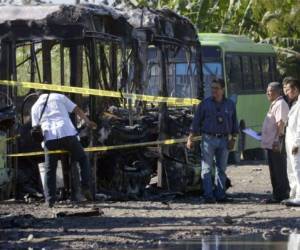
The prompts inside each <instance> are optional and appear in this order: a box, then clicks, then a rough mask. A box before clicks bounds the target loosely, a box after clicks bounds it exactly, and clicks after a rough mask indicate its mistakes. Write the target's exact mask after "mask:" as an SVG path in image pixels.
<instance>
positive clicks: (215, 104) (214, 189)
mask: <svg viewBox="0 0 300 250" xmlns="http://www.w3.org/2000/svg"><path fill="white" fill-rule="evenodd" d="M224 88H225V83H224V81H223V80H222V79H216V80H213V81H212V84H211V90H212V91H211V93H212V95H211V97H208V98H206V99H205V100H204V101H203V102H202V103H200V104H199V105H198V107H197V111H196V114H195V117H194V120H193V123H192V126H191V132H190V135H189V137H188V141H187V148H189V149H191V148H192V143H193V142H192V138H193V136H195V135H196V134H201V135H202V141H201V154H202V162H201V165H202V171H201V179H202V184H203V190H204V194H203V196H204V200H205V203H215V202H216V201H217V202H224V201H226V194H225V191H226V188H225V181H226V174H225V171H226V166H227V160H228V154H229V150H232V149H233V148H234V144H235V140H236V136H237V134H238V123H237V117H236V108H235V104H234V102H233V101H231V100H230V99H227V98H225V96H224V92H225V89H224ZM214 158H215V180H214V185H213V182H212V175H211V172H212V168H213V165H214V164H213V162H214Z"/></svg>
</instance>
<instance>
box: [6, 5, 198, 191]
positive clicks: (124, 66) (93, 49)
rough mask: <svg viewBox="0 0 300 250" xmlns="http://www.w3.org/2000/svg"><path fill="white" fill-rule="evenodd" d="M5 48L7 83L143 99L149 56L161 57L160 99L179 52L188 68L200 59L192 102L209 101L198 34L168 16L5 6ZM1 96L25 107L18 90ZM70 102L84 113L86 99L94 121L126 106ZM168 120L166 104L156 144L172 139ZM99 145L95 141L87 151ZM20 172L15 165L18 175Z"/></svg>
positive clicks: (125, 9) (122, 9)
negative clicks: (109, 92) (205, 96)
mask: <svg viewBox="0 0 300 250" xmlns="http://www.w3.org/2000/svg"><path fill="white" fill-rule="evenodd" d="M0 46H1V47H0V79H2V80H15V81H31V82H44V83H56V84H61V85H70V86H77V87H82V86H83V87H89V88H95V89H105V90H114V91H118V90H121V91H125V92H133V93H138V94H147V91H146V88H147V84H148V82H149V76H148V75H147V70H148V69H149V60H148V57H147V55H148V51H149V48H150V49H151V48H155V49H156V51H157V55H158V56H157V61H156V64H158V65H159V74H158V75H159V92H158V95H159V96H169V94H170V93H169V92H168V81H169V80H170V79H169V78H168V70H169V69H168V65H169V63H170V62H171V61H172V60H173V59H174V60H175V58H176V55H177V53H178V52H179V51H182V50H184V51H185V52H186V54H187V55H189V56H188V58H190V60H192V55H196V56H195V57H193V58H194V62H193V64H194V65H195V72H196V74H195V75H196V78H195V79H194V83H193V84H194V87H193V89H194V90H193V97H196V98H201V97H202V96H203V87H202V81H201V79H202V72H201V61H200V58H201V56H200V43H199V41H198V37H197V32H196V30H195V28H194V27H193V25H192V24H191V23H190V22H189V20H187V19H185V18H183V17H181V16H179V15H177V14H176V13H174V12H172V11H170V10H167V9H162V10H153V9H149V8H133V7H130V6H114V7H112V6H108V5H104V4H103V5H90V4H88V5H51V6H50V5H49V6H44V5H41V6H2V7H1V8H0ZM21 49H22V51H20V50H21ZM21 52H22V53H21ZM20 54H22V56H20ZM67 55H68V56H67ZM20 57H23V58H21V59H20ZM58 59H59V60H58ZM66 60H68V63H66ZM186 63H187V64H190V63H191V61H187V62H186ZM58 65H59V66H58ZM66 65H68V68H66ZM57 68H59V70H57ZM66 78H68V79H66ZM86 81H87V82H88V85H87V84H85V82H86ZM1 89H2V91H6V92H7V95H8V96H9V97H11V98H12V99H13V101H14V102H15V103H16V104H17V109H18V110H20V105H19V104H20V102H21V101H22V100H23V98H24V95H23V96H22V95H21V96H20V93H19V90H17V89H16V88H11V87H1ZM28 93H30V91H29V92H28ZM28 93H27V94H28ZM71 98H72V99H73V100H74V101H75V102H76V103H78V104H79V105H81V104H83V101H84V99H87V100H88V108H89V113H90V116H91V119H93V120H97V118H99V117H98V114H101V113H102V112H103V111H105V110H107V108H108V107H109V106H111V105H116V106H120V105H121V102H120V100H118V99H109V98H106V97H97V98H96V97H92V96H90V97H84V98H83V97H82V96H80V95H71ZM123 103H124V102H123ZM136 105H139V106H140V107H142V109H146V108H147V105H144V103H142V104H141V103H138V102H136V103H131V101H130V100H129V101H127V102H126V107H127V108H129V109H133V108H134V107H135V106H136ZM130 116H131V113H130V112H129V119H128V120H129V124H128V125H132V124H130V123H132V119H131V117H130ZM167 119H168V107H167V104H166V103H161V104H159V121H158V123H159V126H158V128H159V133H158V134H159V136H158V138H157V139H166V138H170V137H173V136H174V135H172V134H170V133H169V132H168V128H167V123H168V121H167ZM12 134H13V130H11V131H10V132H9V135H12ZM94 144H95V139H93V136H92V138H91V139H90V142H89V145H94ZM160 148H161V149H160V151H161V156H162V157H160V159H161V161H160V164H158V176H159V179H160V185H161V186H163V178H162V176H163V171H162V169H163V165H164V162H163V159H164V157H163V155H168V154H169V152H168V148H169V146H161V147H160ZM15 151H22V148H20V149H19V148H18V147H17V144H16V143H10V144H9V147H8V152H15ZM94 162H96V161H94ZM16 164H17V162H13V161H11V162H10V164H9V165H10V166H15V169H17V166H16ZM95 168H96V167H95Z"/></svg>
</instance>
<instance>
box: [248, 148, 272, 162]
mask: <svg viewBox="0 0 300 250" xmlns="http://www.w3.org/2000/svg"><path fill="white" fill-rule="evenodd" d="M243 156H244V160H245V161H264V160H266V153H265V150H263V149H262V148H252V149H247V150H245V151H244V152H243Z"/></svg>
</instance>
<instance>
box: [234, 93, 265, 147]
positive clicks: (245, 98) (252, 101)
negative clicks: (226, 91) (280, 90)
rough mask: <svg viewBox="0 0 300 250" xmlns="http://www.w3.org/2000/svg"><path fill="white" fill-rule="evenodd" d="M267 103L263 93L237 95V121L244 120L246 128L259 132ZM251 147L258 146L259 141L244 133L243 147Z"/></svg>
mask: <svg viewBox="0 0 300 250" xmlns="http://www.w3.org/2000/svg"><path fill="white" fill-rule="evenodd" d="M269 105H270V104H269V101H268V99H267V97H266V95H265V94H253V95H251V94H250V95H238V97H237V105H236V109H237V117H238V121H241V120H244V121H245V125H246V128H251V129H253V130H255V131H257V132H261V128H262V124H263V121H264V119H265V116H266V114H267V111H268V109H269ZM251 148H260V142H259V141H257V140H255V139H253V138H252V137H250V136H248V135H246V137H245V149H251Z"/></svg>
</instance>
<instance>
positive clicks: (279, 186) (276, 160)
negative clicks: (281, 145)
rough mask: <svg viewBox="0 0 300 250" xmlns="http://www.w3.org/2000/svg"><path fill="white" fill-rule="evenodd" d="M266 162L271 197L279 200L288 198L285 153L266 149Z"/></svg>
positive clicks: (288, 187) (288, 188)
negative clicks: (268, 171) (269, 178)
mask: <svg viewBox="0 0 300 250" xmlns="http://www.w3.org/2000/svg"><path fill="white" fill-rule="evenodd" d="M267 152H268V164H269V170H270V176H271V183H272V187H273V198H274V199H275V200H278V201H281V200H284V199H287V198H289V192H290V186H289V181H288V177H287V165H286V155H285V154H284V153H280V152H274V151H273V150H272V149H267Z"/></svg>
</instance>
